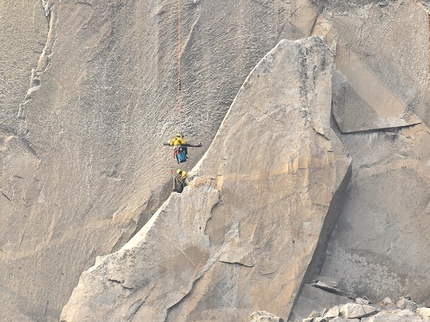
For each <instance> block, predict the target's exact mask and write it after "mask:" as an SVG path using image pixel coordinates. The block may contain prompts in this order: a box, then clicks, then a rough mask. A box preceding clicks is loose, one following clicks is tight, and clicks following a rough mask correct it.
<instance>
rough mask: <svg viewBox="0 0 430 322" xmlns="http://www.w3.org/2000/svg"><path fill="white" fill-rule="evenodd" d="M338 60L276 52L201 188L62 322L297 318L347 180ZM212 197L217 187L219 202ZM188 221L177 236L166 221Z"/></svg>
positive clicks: (243, 101)
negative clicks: (333, 114)
mask: <svg viewBox="0 0 430 322" xmlns="http://www.w3.org/2000/svg"><path fill="white" fill-rule="evenodd" d="M332 59H333V56H332V53H331V52H330V50H329V49H328V48H327V46H326V45H325V44H324V42H323V41H322V40H321V39H320V38H318V37H312V38H309V39H305V40H303V41H297V42H291V41H282V42H281V43H280V44H279V45H278V46H277V47H276V48H275V49H274V50H273V51H271V52H270V53H269V54H267V55H266V56H265V58H264V59H263V60H262V61H261V62H260V63H259V64H258V65H257V67H256V68H255V69H254V70H253V72H252V73H251V74H250V76H249V77H248V79H247V80H246V82H245V83H244V85H243V87H242V88H241V90H240V92H239V94H238V95H237V97H236V99H235V101H234V104H233V106H232V107H231V109H230V110H229V112H228V114H227V116H226V118H225V120H224V121H223V123H222V125H221V128H220V130H219V132H218V133H217V135H216V137H215V140H214V142H213V143H212V145H211V147H210V148H209V150H208V151H207V152H206V154H205V156H204V157H203V159H202V160H201V161H200V162H199V163H198V164H197V165H196V167H195V168H194V169H193V170H192V171H191V172H190V173H189V176H190V178H194V181H192V182H191V186H189V187H187V188H186V189H185V190H184V193H183V194H182V195H173V196H171V198H170V200H169V201H168V202H166V204H165V205H164V207H163V211H159V212H157V215H156V216H155V217H153V218H152V219H151V221H150V222H149V223H147V224H146V225H145V227H144V228H143V229H142V231H141V232H140V233H139V234H138V235H136V236H135V237H134V238H133V239H132V241H131V242H129V243H128V244H127V245H126V246H125V247H124V248H123V249H121V250H120V251H119V252H117V253H114V254H112V255H108V256H105V257H103V258H101V259H99V260H98V262H97V264H96V266H94V267H93V268H91V269H90V270H88V271H87V272H85V273H84V274H83V275H82V278H81V279H80V283H79V285H78V287H77V288H76V289H75V290H74V292H73V295H72V298H71V300H70V302H69V304H68V305H67V306H66V307H65V308H64V310H63V313H62V320H63V321H68V322H71V321H82V322H84V321H102V320H106V319H112V320H121V319H124V318H127V319H128V320H130V321H131V320H136V321H137V320H139V319H144V318H145V319H148V316H150V317H151V319H150V320H151V321H154V322H155V321H207V320H217V321H222V320H230V321H232V320H234V321H240V320H245V321H246V320H248V318H246V317H247V316H249V312H250V311H251V312H252V311H255V310H256V309H257V310H258V308H260V307H264V308H265V309H266V310H267V311H269V312H273V314H275V315H277V316H280V317H288V315H289V314H290V310H291V307H292V305H293V303H294V301H295V297H296V295H297V293H298V291H299V289H300V286H301V284H302V282H303V281H306V280H307V279H309V281H310V277H311V276H312V275H313V274H314V273H315V270H316V265H317V264H318V258H319V257H320V255H321V254H322V252H323V251H324V244H325V239H326V237H327V236H328V235H329V232H330V230H331V228H332V225H333V224H334V222H335V221H336V216H337V212H338V211H339V210H340V207H341V204H342V200H343V198H344V196H343V194H344V193H345V192H346V186H347V183H348V180H349V176H348V174H349V171H348V169H349V165H350V160H349V158H348V157H347V156H346V155H345V151H344V150H343V147H342V145H341V143H340V142H339V140H338V138H337V136H336V135H335V134H334V132H333V131H332V130H331V128H330V120H329V115H330V101H331V86H330V83H331V70H332ZM212 187H213V188H212ZM209 191H213V193H214V194H215V193H216V192H218V191H219V200H220V201H219V202H218V203H217V204H216V206H215V207H214V203H213V202H212V203H211V202H207V201H205V200H206V198H208V192H209ZM194 199H196V200H194ZM197 200H200V201H201V203H199V204H201V205H203V204H204V203H205V202H206V210H204V211H203V210H202V211H203V212H205V213H207V214H208V215H209V214H210V219H209V220H208V221H207V222H206V223H205V222H204V220H202V221H200V222H199V227H198V231H199V232H200V234H198V236H200V239H199V240H202V242H200V243H198V244H197V245H194V243H195V242H193V241H190V242H188V240H187V239H186V238H185V237H184V236H191V235H193V234H194V231H195V230H196V229H197V226H195V225H191V224H190V223H192V222H193V220H194V215H193V214H194V213H196V210H195V209H194V208H193V203H196V202H197ZM173 202H178V203H180V204H181V205H182V206H174V205H172V204H171V203H173ZM298 214H300V215H299V216H298ZM183 217H185V218H184V220H183V223H181V224H179V223H178V224H172V225H169V226H168V229H166V228H167V227H163V225H162V223H161V222H159V221H160V220H161V221H162V222H163V223H166V222H170V218H177V219H175V220H172V222H173V223H177V222H178V221H179V218H183ZM145 236H146V237H145ZM147 236H151V238H148V237H147ZM203 241H204V242H203ZM182 243H185V244H182ZM161 247H163V250H162V253H161V256H157V254H158V252H159V251H161V249H160V248H161ZM178 248H179V249H178ZM195 248H197V249H198V250H199V251H198V252H196V254H195V255H194V257H196V259H192V258H189V257H191V256H188V255H187V252H186V250H187V249H195ZM181 250H182V251H181ZM169 253H172V256H173V257H166V255H167V254H169ZM183 253H185V254H186V255H187V256H183V255H184V254H183ZM134 254H139V256H136V257H134ZM175 254H178V256H176V255H175ZM199 254H200V255H199ZM194 257H193V258H194ZM146 262H148V264H144V263H146ZM194 262H196V265H191V264H192V263H194ZM190 263H191V264H190ZM118 295H120V296H118ZM105 302H108V303H109V305H106V306H105V305H104V304H103V303H105ZM89 312H90V313H91V314H89Z"/></svg>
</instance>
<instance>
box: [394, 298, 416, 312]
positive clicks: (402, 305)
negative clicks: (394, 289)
mask: <svg viewBox="0 0 430 322" xmlns="http://www.w3.org/2000/svg"><path fill="white" fill-rule="evenodd" d="M396 306H397V307H398V308H399V309H402V310H405V309H406V310H410V311H412V312H415V311H416V310H417V307H418V306H417V304H416V303H415V302H413V301H411V300H410V299H408V298H405V297H401V298H399V299H397V301H396Z"/></svg>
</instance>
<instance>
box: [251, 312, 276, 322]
mask: <svg viewBox="0 0 430 322" xmlns="http://www.w3.org/2000/svg"><path fill="white" fill-rule="evenodd" d="M251 319H252V320H251V322H283V320H282V319H281V318H280V317H278V316H276V315H273V314H271V313H269V312H265V311H257V312H254V313H252V314H251Z"/></svg>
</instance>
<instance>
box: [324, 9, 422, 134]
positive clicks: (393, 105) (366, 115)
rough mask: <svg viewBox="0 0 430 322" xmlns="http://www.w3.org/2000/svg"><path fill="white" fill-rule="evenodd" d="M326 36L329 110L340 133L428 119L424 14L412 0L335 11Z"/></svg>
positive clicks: (395, 125) (394, 126) (415, 122)
mask: <svg viewBox="0 0 430 322" xmlns="http://www.w3.org/2000/svg"><path fill="white" fill-rule="evenodd" d="M411 17H413V18H411ZM328 37H329V38H331V37H335V38H336V40H337V51H336V66H337V68H338V72H336V73H334V77H333V78H334V80H333V114H334V116H335V118H336V122H337V124H338V125H339V127H340V130H341V131H342V132H345V133H348V132H357V131H369V130H376V129H384V128H397V127H400V126H406V125H413V124H418V123H420V122H421V119H420V118H423V119H424V120H425V122H426V123H427V124H430V122H429V121H430V118H429V112H428V111H427V110H426V108H425V103H424V102H425V101H426V96H427V95H426V92H427V87H428V86H427V83H428V79H427V77H428V76H427V69H428V39H429V28H428V14H427V12H426V11H425V10H424V9H423V8H422V7H420V6H418V5H417V3H416V2H415V1H402V2H401V3H396V4H390V5H387V6H378V5H374V6H367V7H360V8H356V9H355V10H350V11H349V12H348V14H347V15H336V16H334V17H333V19H332V28H331V30H330V33H329V35H328ZM416 115H418V116H416Z"/></svg>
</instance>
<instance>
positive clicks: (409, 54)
mask: <svg viewBox="0 0 430 322" xmlns="http://www.w3.org/2000/svg"><path fill="white" fill-rule="evenodd" d="M349 4H350V6H348V7H345V6H344V5H342V4H341V2H340V1H334V2H330V4H327V5H326V6H325V8H324V9H322V11H321V16H320V18H319V22H318V23H317V25H319V26H320V28H315V29H316V30H317V29H318V30H319V32H323V33H324V34H325V35H326V39H327V41H329V42H331V41H336V43H337V46H336V58H335V65H336V69H337V70H336V71H335V72H334V76H333V114H334V118H335V120H336V124H337V125H338V126H339V133H338V134H339V137H340V138H341V140H342V142H343V143H344V144H345V147H346V149H347V150H348V152H350V153H351V156H352V159H353V162H352V164H353V176H352V180H351V184H350V190H349V193H348V196H347V201H346V203H345V207H344V209H343V211H342V213H341V215H340V218H339V222H338V224H337V228H336V229H335V231H334V233H333V235H332V237H331V240H330V245H329V248H328V252H327V258H326V261H325V264H324V266H323V268H322V271H321V275H323V276H326V277H332V278H334V279H335V280H337V282H338V285H339V287H340V288H341V289H343V290H345V291H346V292H348V293H352V294H356V295H358V296H367V297H368V298H369V299H371V300H372V301H379V300H380V299H382V298H384V297H385V296H389V297H392V298H396V297H399V296H401V295H404V294H409V295H410V296H411V297H412V298H414V299H415V300H416V301H417V302H418V303H424V304H427V305H430V293H429V291H428V289H429V288H428V283H427V282H425V281H429V277H430V276H429V272H430V267H429V264H428V263H429V258H428V251H427V250H426V249H427V248H428V240H429V238H430V235H429V233H428V229H427V227H428V225H429V213H428V207H429V206H428V195H429V193H430V189H429V183H430V181H429V176H428V172H429V171H428V169H429V168H428V167H429V164H430V159H429V153H428V150H429V149H428V147H429V139H430V137H429V127H428V125H429V124H430V123H429V117H428V113H429V111H430V110H429V109H428V104H427V101H428V94H427V93H428V59H429V50H428V48H429V27H428V26H429V16H428V10H427V9H426V7H425V3H423V4H421V3H419V2H416V1H395V2H392V1H384V2H380V3H375V4H363V3H361V2H360V1H352V2H350V3H349ZM323 27H324V28H323ZM334 304H336V303H333V305H334Z"/></svg>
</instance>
